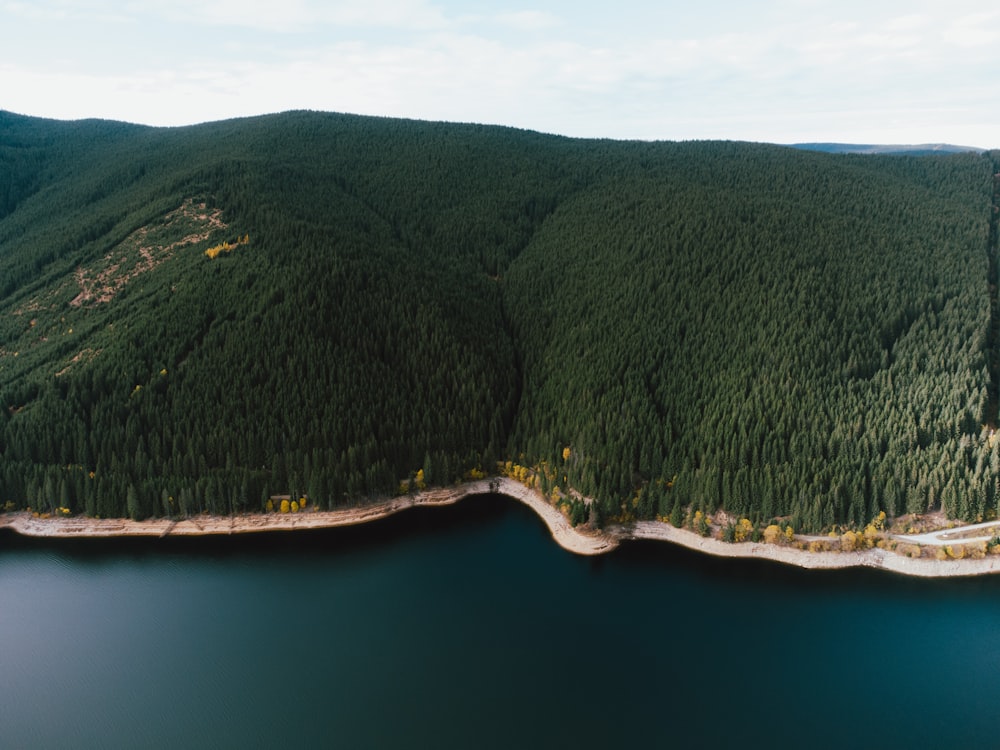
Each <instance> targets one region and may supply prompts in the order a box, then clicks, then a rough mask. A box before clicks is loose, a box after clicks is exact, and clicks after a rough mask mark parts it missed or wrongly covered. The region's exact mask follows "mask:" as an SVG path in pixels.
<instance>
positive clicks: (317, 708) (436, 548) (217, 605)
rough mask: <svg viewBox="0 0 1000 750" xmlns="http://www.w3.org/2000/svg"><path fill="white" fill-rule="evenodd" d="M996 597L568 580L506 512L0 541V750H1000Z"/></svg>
mask: <svg viewBox="0 0 1000 750" xmlns="http://www.w3.org/2000/svg"><path fill="white" fill-rule="evenodd" d="M998 706H1000V578H979V579H970V580H951V581H944V582H934V581H930V582H928V581H914V580H910V579H905V578H901V577H897V576H892V575H889V574H885V573H877V572H871V571H869V572H866V571H860V572H848V573H844V572H836V573H833V572H805V571H798V570H794V569H788V568H784V567H780V566H777V565H774V564H768V563H763V562H753V563H751V562H747V561H722V560H714V559H710V558H704V557H701V556H697V555H694V554H693V553H688V552H685V551H682V550H677V549H673V548H670V547H667V546H664V545H658V544H655V543H643V544H639V543H636V544H634V545H631V546H627V547H624V548H622V549H620V550H618V551H617V552H615V553H614V554H613V555H611V556H608V557H604V558H600V559H586V558H580V557H575V556H573V555H570V554H569V553H567V552H564V551H563V550H561V549H560V548H559V547H558V546H556V545H555V544H554V543H553V542H552V541H551V540H550V539H549V537H548V533H547V531H546V530H545V528H544V527H543V526H542V524H541V522H540V521H538V519H537V518H535V516H534V515H533V514H532V513H531V512H530V511H529V510H527V509H526V508H523V507H522V506H520V505H518V504H516V503H514V502H512V501H510V500H508V499H506V498H480V499H474V500H468V501H466V503H465V504H463V505H460V506H458V507H455V508H448V509H438V510H420V511H413V512H411V513H409V514H404V515H403V516H400V517H397V518H395V519H390V520H388V521H385V522H382V523H381V524H378V525H375V526H369V527H365V528H362V529H348V530H333V531H326V532H316V533H312V532H309V533H304V532H294V533H291V534H276V535H269V536H266V537H256V538H218V539H210V540H206V539H203V540H195V541H191V540H170V539H166V540H155V541H151V540H146V541H127V540H119V541H112V542H93V541H85V540H74V541H72V542H63V543H59V544H53V543H39V542H37V541H26V540H20V539H18V538H17V537H14V536H13V535H11V536H0V745H2V746H3V747H11V748H20V747H122V748H126V747H164V748H167V747H169V748H178V747H185V748H190V747H279V746H290V747H345V748H364V747H372V748H381V747H427V748H467V747H496V748H510V747H636V746H640V745H648V746H652V747H734V746H742V747H796V746H798V747H805V746H808V747H816V748H823V747H831V748H833V747H838V748H842V747H845V746H852V747H853V746H869V747H871V746H878V747H882V748H887V747H927V746H929V745H932V744H934V743H941V744H944V743H948V744H956V743H960V744H969V743H979V744H981V745H985V746H996V745H997V743H998V741H1000V739H998V737H1000V722H998V720H997V718H996V713H995V712H996V709H997V707H998Z"/></svg>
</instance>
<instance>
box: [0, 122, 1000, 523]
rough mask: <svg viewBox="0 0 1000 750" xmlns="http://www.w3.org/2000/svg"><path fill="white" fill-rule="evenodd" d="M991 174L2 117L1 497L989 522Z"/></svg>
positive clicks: (366, 133) (422, 129) (875, 158)
mask: <svg viewBox="0 0 1000 750" xmlns="http://www.w3.org/2000/svg"><path fill="white" fill-rule="evenodd" d="M998 173H1000V153H997V152H986V153H955V154H927V155H910V154H903V155H878V154H875V155H870V154H864V155H861V154H842V153H820V152H812V151H806V150H800V149H794V148H789V147H782V146H774V145H768V144H758V143H737V142H709V141H704V142H623V141H610V140H580V139H570V138H563V137H558V136H550V135H543V134H539V133H534V132H530V131H523V130H516V129H511V128H503V127H493V126H480V125H463V124H451V123H429V122H419V121H409V120H399V119H389V118H371V117H359V116H350V115H341V114H333V113H320V112H288V113H282V114H276V115H269V116H263V117H255V118H246V119H238V120H227V121H221V122H214V123H206V124H203V125H197V126H190V127H182V128H150V127H144V126H136V125H128V124H124V123H116V122H108V121H78V122H62V121H53V120H44V119H38V118H31V117H25V116H21V115H15V114H12V113H7V112H0V507H2V508H4V509H6V510H21V509H28V508H30V509H32V510H34V511H36V512H45V513H64V514H67V513H74V514H75V513H81V514H88V515H92V516H101V517H115V516H130V517H133V518H145V517H150V516H183V515H190V514H194V513H199V512H209V513H218V514H228V513H243V512H251V511H261V510H264V509H265V508H267V507H268V506H269V503H271V504H272V505H273V503H274V499H275V498H279V497H286V496H287V497H291V498H307V499H308V502H309V504H310V505H311V506H312V507H318V508H335V507H340V506H344V505H348V504H358V503H363V502H365V501H367V500H369V499H371V498H377V497H382V496H385V495H390V494H393V493H398V492H401V491H403V492H405V491H408V488H411V487H415V486H416V484H417V482H418V481H419V483H420V484H426V485H443V484H449V483H452V482H455V481H458V480H460V479H461V478H462V477H463V476H466V477H467V476H478V475H480V473H484V474H492V473H495V472H497V471H501V470H504V469H503V467H504V466H507V467H508V471H509V467H510V466H524V467H531V468H533V469H534V470H535V472H536V473H537V475H538V477H539V483H540V485H541V489H543V491H545V492H546V493H551V494H554V495H562V496H565V497H567V498H579V497H588V498H593V499H594V503H593V506H592V508H591V509H590V510H589V511H588V512H589V514H590V517H591V520H592V521H593V522H594V523H597V524H602V523H607V522H609V521H611V520H619V521H623V520H624V521H627V520H629V519H630V518H651V517H657V516H659V517H666V516H670V515H671V514H674V515H676V514H677V513H678V512H680V511H681V510H682V509H683V510H684V512H694V511H699V510H700V511H702V512H704V513H714V512H716V511H718V510H725V511H727V512H728V513H730V514H731V515H733V516H735V517H746V518H748V519H750V520H751V521H753V522H754V523H767V522H769V521H770V520H772V519H784V522H785V523H788V524H791V525H793V526H794V528H795V529H796V530H805V531H817V532H818V531H821V530H825V529H829V528H831V527H833V526H834V525H839V526H847V527H849V526H855V527H860V526H863V525H864V524H865V523H867V522H868V521H869V520H870V519H872V518H873V517H875V516H876V515H877V514H878V513H879V512H881V511H884V512H885V513H886V514H888V515H889V516H893V517H895V516H898V515H902V514H904V513H920V512H926V511H929V510H937V509H941V510H943V511H944V512H945V513H946V514H947V515H948V516H950V517H953V518H958V519H963V520H977V519H983V518H989V517H993V516H995V515H996V514H997V510H998V507H1000V440H997V439H995V435H994V429H995V427H996V422H997V403H998V397H997V389H998V381H1000V314H998V309H997V263H996V254H997V244H998V243H997V203H998V184H1000V183H998V179H1000V176H997V175H998Z"/></svg>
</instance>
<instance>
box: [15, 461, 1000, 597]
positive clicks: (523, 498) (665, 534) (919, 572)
mask: <svg viewBox="0 0 1000 750" xmlns="http://www.w3.org/2000/svg"><path fill="white" fill-rule="evenodd" d="M487 494H500V495H505V496H507V497H510V498H512V499H514V500H516V501H518V502H520V503H522V504H524V505H526V506H528V507H529V508H531V510H533V511H534V512H535V514H536V515H537V516H538V517H539V518H540V519H541V520H542V522H543V523H545V525H546V527H547V528H548V529H549V533H550V534H551V535H552V538H553V539H554V540H555V542H556V543H557V544H558V545H559V546H560V547H562V548H563V549H565V550H566V551H568V552H572V553H574V554H577V555H583V556H593V555H602V554H606V553H608V552H611V551H612V550H614V549H616V548H617V547H618V546H619V544H621V543H622V542H625V541H630V540H652V541H661V542H669V543H671V544H676V545H680V546H682V547H686V548H688V549H691V550H694V551H696V552H701V553H704V554H708V555H712V556H715V557H728V558H744V559H745V558H749V559H756V560H771V561H773V562H778V563H782V564H785V565H793V566H796V567H799V568H806V569H810V570H836V569H845V568H874V569H877V570H885V571H887V572H890V573H897V574H901V575H907V576H916V577H919V578H954V577H967V576H978V575H988V574H992V573H1000V556H988V557H985V558H980V559H972V558H967V559H962V560H955V559H949V560H936V559H927V558H910V557H907V556H905V555H902V554H897V553H894V552H889V551H887V550H884V549H879V548H877V547H876V548H872V549H865V550H857V551H853V552H809V551H806V550H800V549H796V548H794V547H786V546H783V545H777V544H764V543H762V542H738V543H730V542H723V541H721V540H719V539H714V538H712V537H702V536H699V535H698V534H696V533H695V532H693V531H689V530H687V529H678V528H675V527H674V526H671V525H670V524H668V523H663V522H660V521H637V522H636V523H634V524H631V525H629V526H611V527H609V528H607V529H605V530H603V531H600V532H590V531H585V530H583V529H580V528H575V527H573V526H571V525H570V523H569V520H568V519H567V518H566V517H565V516H564V515H563V514H562V513H561V512H560V511H559V510H558V509H557V508H555V507H554V506H553V505H551V504H550V503H549V502H548V500H547V499H545V498H544V497H543V496H542V495H541V494H540V493H539V492H537V491H535V490H532V489H529V488H527V487H525V486H524V485H522V484H520V483H518V482H516V481H514V480H512V479H508V478H506V477H499V478H494V479H483V480H479V481H474V482H467V483H464V484H461V485H458V486H456V487H448V488H440V489H433V490H426V491H423V492H419V493H416V494H415V495H408V496H404V497H396V498H392V499H390V500H384V501H381V502H378V503H373V504H371V505H366V506H363V507H358V508H344V509H342V510H332V511H316V510H308V511H303V512H299V513H249V514H245V515H238V516H194V517H191V518H186V519H182V520H175V519H168V518H159V519H151V520H146V521H132V520H131V519H123V518H87V517H83V516H74V517H70V518H36V517H35V516H33V515H30V514H28V513H17V514H6V515H0V529H3V528H9V529H10V530H12V531H14V532H16V533H18V534H20V535H22V536H27V537H38V538H53V539H69V538H112V537H161V538H162V537H167V536H175V537H176V536H185V537H187V536H220V535H231V534H253V533H265V532H271V531H294V530H299V529H328V528H337V527H341V526H355V525H358V524H365V523H371V522H372V521H378V520H380V519H382V518H387V517H389V516H392V515H395V514H396V513H399V512H401V511H404V510H408V509H409V508H418V507H441V506H448V505H454V504H455V503H457V502H459V501H460V500H463V499H464V498H466V497H470V496H474V495H487ZM960 531H961V527H958V528H956V529H954V530H953V532H960ZM956 543H960V542H959V541H958V540H956Z"/></svg>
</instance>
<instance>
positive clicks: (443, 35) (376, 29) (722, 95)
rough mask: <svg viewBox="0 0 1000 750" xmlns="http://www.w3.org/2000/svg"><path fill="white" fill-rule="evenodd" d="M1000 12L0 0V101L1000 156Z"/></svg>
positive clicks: (319, 0)
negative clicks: (326, 115)
mask: <svg viewBox="0 0 1000 750" xmlns="http://www.w3.org/2000/svg"><path fill="white" fill-rule="evenodd" d="M998 7H1000V6H996V5H993V4H991V3H988V2H984V1H983V0H949V2H946V3H945V2H941V0H933V1H930V2H925V1H924V0H867V1H866V2H856V1H855V0H836V1H833V0H773V1H771V2H757V1H755V0H742V1H740V0H731V1H730V2H719V1H718V0H683V1H678V0H659V1H650V2H647V1H646V0H636V1H631V0H619V1H618V2H614V3H612V2H600V1H597V0H590V1H588V2H580V1H579V0H574V1H572V2H571V1H570V0H549V1H547V2H535V3H524V4H518V2H517V0H513V1H511V0H506V1H505V2H497V1H494V0H466V1H464V2H459V1H458V0H441V1H437V0H363V1H361V2H355V1H353V0H352V1H350V2H341V1H340V0H277V1H266V0H161V1H160V2H157V3H151V2H144V1H143V0H0V109H5V110H8V111H12V112H18V113H21V114H27V115H34V116H39V117H52V118H58V119H79V118H85V117H100V118H106V119H114V120H124V121H128V122H137V123H143V124H147V125H165V126H176V125H188V124H194V123H200V122H206V121H211V120H221V119H227V118H230V117H241V116H247V115H256V114H265V113H270V112H280V111H285V110H290V109H312V110H323V111H334V112H349V113H355V114H367V115H383V116H391V117H408V118H416V119H422V120H447V121H452V122H477V123H486V124H496V125H509V126H513V127H518V128H527V129H531V130H538V131H542V132H547V133H558V134H562V135H568V136H575V137H601V138H615V139H642V140H690V139H733V140H745V141H767V142H772V143H798V142H807V141H836V142H847V143H880V144H892V143H897V144H898V143H910V144H916V143H953V144H960V145H967V146H979V147H985V148H991V147H1000V96H998V92H1000V85H998V82H997V81H996V80H994V79H996V78H1000V68H998V66H997V65H996V63H997V61H998V60H1000V9H996V10H994V9H993V8H998Z"/></svg>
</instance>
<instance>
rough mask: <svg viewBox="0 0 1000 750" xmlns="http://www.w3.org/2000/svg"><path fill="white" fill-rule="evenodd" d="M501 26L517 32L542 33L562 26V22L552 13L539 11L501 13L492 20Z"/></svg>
mask: <svg viewBox="0 0 1000 750" xmlns="http://www.w3.org/2000/svg"><path fill="white" fill-rule="evenodd" d="M493 20H494V22H496V23H498V24H500V25H501V26H508V27H510V28H512V29H516V30H517V31H525V32H532V31H543V30H545V29H552V28H555V27H557V26H561V25H562V21H561V20H560V19H559V18H558V17H557V16H555V15H553V14H552V13H547V12H545V11H540V10H521V11H515V12H513V13H501V14H499V15H497V16H494V18H493Z"/></svg>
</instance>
